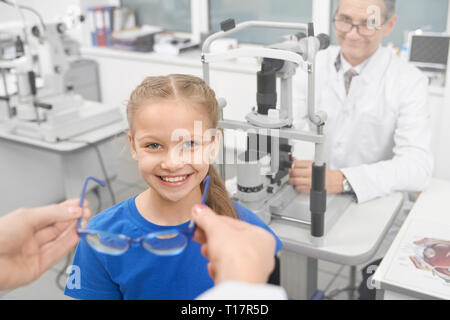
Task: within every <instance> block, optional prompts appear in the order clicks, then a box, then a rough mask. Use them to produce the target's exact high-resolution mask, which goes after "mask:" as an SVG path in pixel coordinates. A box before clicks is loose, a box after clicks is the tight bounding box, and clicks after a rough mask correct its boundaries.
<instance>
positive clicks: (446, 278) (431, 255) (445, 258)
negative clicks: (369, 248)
mask: <svg viewBox="0 0 450 320" xmlns="http://www.w3.org/2000/svg"><path fill="white" fill-rule="evenodd" d="M385 280H386V281H387V282H388V283H390V284H393V285H395V286H398V287H401V288H403V289H406V290H411V291H413V292H418V293H423V294H425V295H427V296H432V297H437V298H442V299H450V222H447V224H446V223H442V222H440V223H437V222H433V221H428V220H422V219H416V220H412V221H411V224H410V225H409V228H408V230H407V232H406V233H405V234H404V237H403V239H402V240H401V243H400V245H399V247H398V248H397V252H396V253H395V255H394V259H393V260H392V263H391V265H390V266H389V268H388V271H387V273H386V277H385ZM413 294H414V293H413Z"/></svg>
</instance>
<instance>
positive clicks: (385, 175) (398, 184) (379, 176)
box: [341, 157, 432, 203]
mask: <svg viewBox="0 0 450 320" xmlns="http://www.w3.org/2000/svg"><path fill="white" fill-rule="evenodd" d="M341 171H342V172H343V174H344V175H345V177H346V178H347V180H348V181H349V183H350V185H351V186H352V188H353V191H354V192H355V194H356V197H357V199H358V202H359V203H362V202H366V201H369V200H372V199H375V198H377V197H382V196H386V195H389V194H391V193H393V192H397V191H423V190H424V189H425V188H426V187H427V186H428V184H429V182H430V180H431V176H432V159H429V157H418V158H413V157H395V158H394V159H392V160H388V161H381V162H378V163H375V164H369V165H361V166H357V167H353V168H346V169H342V170H341Z"/></svg>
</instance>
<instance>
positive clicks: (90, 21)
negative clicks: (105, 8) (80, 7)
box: [86, 8, 97, 46]
mask: <svg viewBox="0 0 450 320" xmlns="http://www.w3.org/2000/svg"><path fill="white" fill-rule="evenodd" d="M86 21H87V26H88V30H89V34H90V36H91V45H93V46H97V32H96V27H95V14H94V8H88V9H87V13H86Z"/></svg>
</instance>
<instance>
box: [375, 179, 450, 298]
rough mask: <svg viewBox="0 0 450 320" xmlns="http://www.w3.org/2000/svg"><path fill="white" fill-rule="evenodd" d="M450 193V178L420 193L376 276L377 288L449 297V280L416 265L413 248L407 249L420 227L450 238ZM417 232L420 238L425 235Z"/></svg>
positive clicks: (437, 235)
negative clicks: (410, 254) (412, 255)
mask: <svg viewBox="0 0 450 320" xmlns="http://www.w3.org/2000/svg"><path fill="white" fill-rule="evenodd" d="M449 196H450V182H447V181H443V180H437V179H435V180H433V181H432V183H431V185H430V186H429V188H428V189H427V190H426V191H424V192H423V193H422V194H421V195H420V197H419V199H418V200H417V201H416V203H415V205H414V207H413V208H412V210H411V212H410V213H409V215H408V217H407V218H406V220H405V222H404V223H403V226H402V228H401V229H400V231H399V233H398V235H397V236H396V238H395V239H394V242H393V243H392V246H391V247H390V248H389V250H388V252H387V254H386V256H385V257H384V259H383V261H382V263H381V265H380V266H379V268H378V269H377V271H376V273H375V275H374V277H373V281H374V284H375V285H376V287H377V288H380V289H385V290H391V291H393V292H396V293H399V294H403V295H407V296H410V297H413V298H442V299H450V283H447V284H446V283H445V281H443V280H442V279H440V278H438V277H436V276H433V275H432V273H431V271H426V270H419V269H416V268H415V267H414V265H413V264H412V262H411V261H409V260H408V259H406V258H407V257H408V253H409V252H411V251H407V250H410V249H409V248H410V247H411V243H410V242H411V239H412V237H411V236H413V237H416V235H415V233H416V232H417V230H423V231H424V233H425V232H429V231H431V233H432V234H427V237H434V236H435V237H437V238H440V237H441V236H442V235H443V236H444V237H446V239H442V240H447V241H449V240H450V212H449V210H448V199H449ZM429 226H431V229H430V227H429ZM417 236H418V238H417V239H419V238H421V237H422V235H420V234H417ZM405 250H406V252H405V253H406V254H403V252H404V251H405ZM402 254H403V255H404V256H405V257H406V258H405V257H402V256H401V255H402ZM394 268H395V269H394ZM412 275H414V276H412ZM402 277H403V278H404V279H402Z"/></svg>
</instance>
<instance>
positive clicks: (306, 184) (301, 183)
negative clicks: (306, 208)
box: [288, 178, 311, 187]
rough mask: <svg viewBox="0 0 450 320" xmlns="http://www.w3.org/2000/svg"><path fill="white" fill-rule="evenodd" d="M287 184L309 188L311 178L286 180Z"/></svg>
mask: <svg viewBox="0 0 450 320" xmlns="http://www.w3.org/2000/svg"><path fill="white" fill-rule="evenodd" d="M288 183H289V184H292V185H295V186H303V187H310V186H311V178H290V179H289V180H288Z"/></svg>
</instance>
